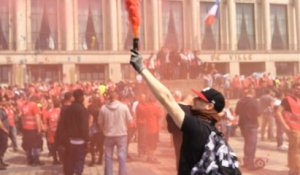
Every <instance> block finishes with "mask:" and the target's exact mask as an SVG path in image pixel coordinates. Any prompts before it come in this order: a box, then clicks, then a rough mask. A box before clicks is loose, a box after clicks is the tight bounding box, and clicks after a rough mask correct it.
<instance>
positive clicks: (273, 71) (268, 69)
mask: <svg viewBox="0 0 300 175" xmlns="http://www.w3.org/2000/svg"><path fill="white" fill-rule="evenodd" d="M266 72H267V73H269V72H270V73H271V76H272V77H276V66H275V62H274V61H266Z"/></svg>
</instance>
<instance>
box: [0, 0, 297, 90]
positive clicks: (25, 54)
mask: <svg viewBox="0 0 300 175" xmlns="http://www.w3.org/2000/svg"><path fill="white" fill-rule="evenodd" d="M8 2H9V6H8V8H9V12H8V13H9V15H8V16H9V19H10V20H9V23H10V25H9V26H10V28H9V31H10V32H9V39H8V40H9V48H8V49H4V50H0V64H1V65H9V66H11V71H10V74H11V75H10V77H11V78H9V83H17V84H22V83H25V82H28V81H30V77H28V76H30V75H24V74H26V73H28V69H29V65H40V66H41V67H43V66H44V65H47V64H49V65H58V68H59V67H61V68H59V69H61V71H62V75H61V76H62V78H61V79H60V80H61V81H64V82H75V81H77V80H80V76H81V75H80V70H81V69H80V68H79V67H80V65H104V66H103V69H105V70H103V73H104V74H105V76H104V78H103V79H102V81H108V80H114V81H119V80H121V79H123V78H126V77H128V76H124V75H123V74H124V73H127V72H124V70H122V69H123V67H124V66H123V65H126V64H128V62H129V57H130V53H129V49H126V48H124V42H125V41H124V40H125V39H124V38H125V36H124V28H128V23H127V22H124V20H125V18H124V15H126V14H124V11H123V10H122V3H123V2H124V1H123V0H102V1H99V2H100V3H101V8H99V11H102V12H103V13H102V22H101V27H102V30H103V37H102V42H103V48H102V49H96V50H89V49H88V50H82V49H81V47H82V44H81V43H80V40H81V39H80V38H79V35H78V32H79V27H80V24H79V22H78V21H79V16H78V15H77V14H79V13H80V11H79V9H80V3H79V2H78V0H57V6H58V7H60V9H61V10H60V11H58V13H59V15H58V16H57V23H58V28H57V33H58V39H57V42H58V44H57V45H59V46H57V48H56V49H54V50H51V49H49V50H36V49H35V47H34V44H35V42H34V41H32V32H31V30H32V22H33V21H32V18H31V17H32V15H31V11H32V9H33V8H32V2H31V0H22V1H14V2H13V1H9V0H8ZM86 2H87V1H86ZM164 2H165V1H163V0H151V1H147V0H144V1H143V3H144V4H143V7H144V9H143V10H142V13H143V15H142V16H143V17H144V18H143V19H142V21H143V23H142V24H143V27H142V28H143V32H141V33H143V35H144V37H143V43H144V45H143V48H142V49H141V52H142V54H143V55H144V57H145V58H147V57H148V56H149V54H150V53H151V52H158V50H159V49H160V48H161V47H163V46H164V45H165V35H164V33H166V32H165V28H164V26H166V23H165V24H163V22H164V21H166V19H164V17H165V16H166V15H170V14H168V12H167V13H166V12H165V11H166V10H165V9H164V8H165V7H166V6H165V4H163V3H164ZM170 2H171V4H172V3H173V5H172V8H176V9H177V10H176V11H175V12H173V13H174V15H175V19H174V21H175V23H176V21H177V22H180V23H181V24H183V26H182V31H183V33H182V34H181V35H182V36H183V41H180V43H182V46H181V47H182V48H189V49H191V50H200V55H199V57H200V58H201V59H202V60H204V61H208V62H215V63H218V64H220V65H222V64H223V65H224V66H225V67H228V71H229V72H226V73H229V74H231V75H234V74H240V73H241V72H243V70H240V69H241V67H242V66H241V64H244V65H245V63H257V62H262V63H264V70H265V71H266V72H270V73H271V74H272V75H273V76H277V67H276V65H277V64H278V63H282V62H286V63H287V64H288V63H293V64H294V65H295V66H296V68H295V71H294V72H293V73H299V69H300V57H299V56H300V2H299V1H298V0H294V1H290V0H223V1H221V4H220V12H219V14H220V16H219V18H218V20H217V22H216V23H218V24H219V26H220V28H219V29H217V30H214V31H213V32H219V36H218V38H217V40H219V41H220V44H218V46H217V47H216V48H215V49H210V50H205V49H202V45H203V41H204V40H203V39H204V37H205V36H204V35H202V34H201V33H202V32H201V27H203V25H205V23H204V21H202V17H201V15H200V14H201V11H200V9H202V8H201V5H203V6H204V5H205V3H206V2H214V1H213V0H170ZM241 3H242V4H252V5H253V10H254V12H253V14H254V15H253V19H254V27H253V28H254V33H255V39H254V40H255V43H254V45H255V49H245V50H239V49H238V47H239V46H238V36H237V32H238V29H239V28H238V27H237V15H238V14H237V10H236V7H237V4H241ZM169 5H170V4H169ZM272 5H280V6H282V7H283V8H285V9H286V21H285V22H286V23H287V26H286V28H287V31H286V32H287V42H288V44H287V48H284V49H279V50H277V49H272V33H273V31H272V30H271V23H272V21H271V18H272V16H271V11H272ZM168 8H171V5H170V6H169V7H168ZM178 9H182V12H180V13H179V12H178ZM180 14H182V18H181V19H178V16H180ZM275 16H276V15H275ZM278 18H280V19H281V16H279V17H278ZM167 21H168V19H167ZM281 21H282V20H281ZM175 25H176V24H175ZM176 27H177V29H179V28H178V27H180V26H176ZM50 28H51V27H50ZM213 29H215V28H213ZM128 30H130V29H128ZM180 30H181V29H180ZM167 33H168V32H167ZM181 35H180V36H181ZM129 45H130V42H129ZM182 48H179V49H182ZM249 66H251V64H249ZM0 70H1V67H0ZM95 70H97V69H95ZM253 70H254V71H255V68H253ZM1 76H2V75H1V74H0V81H1ZM91 76H93V75H91ZM95 76H96V77H97V76H102V75H96V74H95ZM131 77H132V76H131Z"/></svg>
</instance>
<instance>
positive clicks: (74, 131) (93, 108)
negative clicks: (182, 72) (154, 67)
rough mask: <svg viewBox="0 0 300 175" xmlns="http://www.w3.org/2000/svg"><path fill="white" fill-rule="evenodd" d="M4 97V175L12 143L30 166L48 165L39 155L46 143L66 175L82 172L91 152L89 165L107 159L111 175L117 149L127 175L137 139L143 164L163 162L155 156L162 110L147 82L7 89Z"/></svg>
mask: <svg viewBox="0 0 300 175" xmlns="http://www.w3.org/2000/svg"><path fill="white" fill-rule="evenodd" d="M0 94H1V98H0V112H1V113H0V114H1V115H0V116H1V117H0V121H1V122H0V153H1V154H0V158H1V159H0V169H1V170H5V169H6V167H7V164H6V163H4V161H3V158H4V154H5V152H6V150H7V143H8V138H10V140H11V142H12V149H13V151H19V150H20V149H21V148H22V149H23V150H24V151H25V153H26V154H25V156H26V160H27V164H28V165H30V166H40V165H43V164H44V163H43V162H42V161H41V160H40V152H41V151H42V149H43V148H44V146H43V145H44V144H46V145H47V148H48V150H49V155H51V156H52V157H53V164H63V165H64V166H63V167H64V168H63V170H64V173H65V174H73V173H75V174H81V173H82V171H83V164H84V161H85V155H86V153H85V151H86V150H88V153H89V154H91V162H90V163H89V165H90V166H93V165H95V164H99V165H101V164H102V163H103V157H104V158H105V159H104V161H105V165H106V166H105V172H106V174H111V173H112V162H113V159H112V158H113V153H114V151H113V148H114V146H117V147H118V158H119V162H120V172H121V174H125V173H126V160H127V158H128V159H132V158H131V156H130V154H128V153H127V150H128V147H129V143H130V142H131V141H134V140H137V139H138V150H137V152H138V157H139V160H142V161H146V162H149V163H157V162H158V161H157V159H156V158H155V156H154V151H155V150H156V147H157V142H158V133H159V128H160V127H159V120H160V119H161V117H162V109H161V108H160V106H159V105H158V104H157V102H156V100H155V99H154V98H153V97H152V96H151V95H150V93H147V91H145V85H144V84H142V83H139V82H135V83H132V82H123V81H121V82H119V83H112V82H108V83H106V84H104V83H97V82H93V83H76V84H59V83H52V84H45V83H38V84H28V85H25V87H23V88H21V87H17V86H14V87H12V86H11V87H3V88H1V90H0ZM146 114H147V115H146ZM18 135H21V136H22V143H18V139H17V136H18ZM137 137H138V138H137ZM45 140H46V142H45ZM44 142H45V143H44ZM76 161H77V162H76ZM78 162H79V163H78Z"/></svg>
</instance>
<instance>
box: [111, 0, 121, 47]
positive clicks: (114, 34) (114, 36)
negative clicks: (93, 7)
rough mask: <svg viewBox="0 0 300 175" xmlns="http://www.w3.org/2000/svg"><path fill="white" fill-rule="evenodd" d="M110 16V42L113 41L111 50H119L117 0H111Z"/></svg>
mask: <svg viewBox="0 0 300 175" xmlns="http://www.w3.org/2000/svg"><path fill="white" fill-rule="evenodd" d="M120 3H123V1H120ZM109 8H110V12H109V16H110V22H109V27H110V38H109V40H110V41H108V43H111V46H110V48H111V50H112V51H117V50H118V41H119V40H118V29H120V28H118V22H119V20H118V14H119V13H118V9H117V0H109Z"/></svg>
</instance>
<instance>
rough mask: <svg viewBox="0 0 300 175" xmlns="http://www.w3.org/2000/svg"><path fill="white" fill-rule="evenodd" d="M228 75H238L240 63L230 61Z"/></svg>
mask: <svg viewBox="0 0 300 175" xmlns="http://www.w3.org/2000/svg"><path fill="white" fill-rule="evenodd" d="M229 70H230V75H231V77H233V76H234V75H240V64H239V62H237V61H234V62H233V61H231V62H230V63H229Z"/></svg>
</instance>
